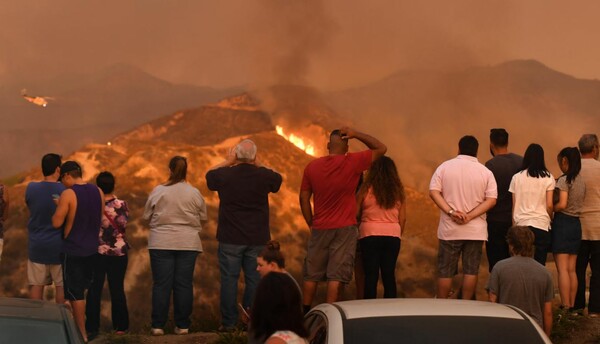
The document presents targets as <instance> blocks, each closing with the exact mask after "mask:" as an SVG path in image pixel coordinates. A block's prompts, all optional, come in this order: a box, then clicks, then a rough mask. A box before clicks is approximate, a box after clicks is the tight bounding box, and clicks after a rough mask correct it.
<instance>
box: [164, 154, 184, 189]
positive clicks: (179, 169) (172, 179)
mask: <svg viewBox="0 0 600 344" xmlns="http://www.w3.org/2000/svg"><path fill="white" fill-rule="evenodd" d="M169 171H171V174H170V175H169V180H168V181H167V182H166V183H165V185H166V186H170V185H173V184H177V183H179V182H181V181H184V180H185V177H186V176H187V159H186V158H184V157H182V156H179V155H177V156H174V157H172V158H171V161H169Z"/></svg>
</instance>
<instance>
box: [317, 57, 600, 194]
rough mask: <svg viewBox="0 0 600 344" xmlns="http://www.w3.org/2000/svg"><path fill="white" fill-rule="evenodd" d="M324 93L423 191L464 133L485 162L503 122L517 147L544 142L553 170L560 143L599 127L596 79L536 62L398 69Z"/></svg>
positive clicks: (574, 140) (570, 143)
mask: <svg viewBox="0 0 600 344" xmlns="http://www.w3.org/2000/svg"><path fill="white" fill-rule="evenodd" d="M325 98H326V99H327V101H328V103H329V105H330V106H331V107H332V108H334V109H336V111H338V112H339V113H342V114H344V115H347V116H348V117H350V118H351V119H352V120H353V121H354V122H355V123H356V124H357V126H358V127H360V128H361V129H363V130H365V131H367V132H373V133H378V135H379V138H380V139H381V140H383V141H385V142H386V143H387V144H388V146H389V147H390V148H391V149H390V155H391V156H392V157H394V158H395V159H396V161H397V162H398V163H399V165H401V166H402V167H401V168H400V169H401V172H400V173H401V175H402V177H403V178H405V181H406V182H407V183H408V184H409V185H415V186H417V188H418V189H419V190H423V191H424V190H426V189H427V185H428V183H429V178H430V176H431V175H432V173H433V170H434V169H435V168H436V167H437V165H439V163H440V162H441V161H444V160H447V159H449V158H451V157H453V156H454V155H455V154H456V152H457V143H458V140H459V138H460V137H462V136H463V135H467V134H472V135H475V136H476V137H477V138H478V139H479V143H480V150H479V160H480V161H481V162H485V161H486V160H488V159H489V158H490V155H489V152H488V148H487V147H488V143H489V141H488V137H489V129H490V128H498V127H504V128H506V129H507V130H508V131H509V133H510V135H511V138H510V140H511V144H510V148H511V149H512V150H513V151H514V152H516V153H519V154H523V153H524V151H525V148H526V147H527V145H529V143H532V142H536V143H539V144H541V145H542V146H543V147H544V149H545V151H546V164H547V165H548V167H549V168H550V169H551V171H552V172H553V173H555V174H557V173H559V171H558V167H557V166H556V163H555V157H556V154H557V153H558V151H559V150H560V149H562V148H563V147H565V146H574V145H576V144H577V140H578V139H579V137H580V136H581V134H583V133H587V132H595V133H598V132H600V122H598V118H600V81H598V80H582V79H576V78H573V77H571V76H569V75H566V74H563V73H560V72H557V71H554V70H552V69H550V68H548V67H546V66H544V65H543V64H541V63H539V62H537V61H533V60H519V61H510V62H506V63H503V64H499V65H496V66H487V67H471V68H467V69H465V70H461V71H456V72H438V71H427V70H412V71H402V72H398V73H396V74H394V75H391V76H389V77H387V78H385V79H383V80H380V81H378V82H375V83H372V84H369V85H365V86H363V87H359V88H354V89H348V90H343V91H339V92H334V93H329V94H327V95H326V96H325Z"/></svg>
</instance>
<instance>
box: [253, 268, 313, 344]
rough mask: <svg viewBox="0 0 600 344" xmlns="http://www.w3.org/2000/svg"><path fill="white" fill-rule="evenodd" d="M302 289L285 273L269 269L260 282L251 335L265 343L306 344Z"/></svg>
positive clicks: (256, 340)
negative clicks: (301, 300)
mask: <svg viewBox="0 0 600 344" xmlns="http://www.w3.org/2000/svg"><path fill="white" fill-rule="evenodd" d="M307 336H308V332H307V331H306V328H304V324H303V314H302V303H301V302H300V292H299V291H298V288H297V287H296V286H295V285H294V282H293V281H292V280H291V279H290V278H289V277H288V276H286V275H285V274H283V273H279V272H270V273H268V274H267V275H266V276H265V277H263V278H262V279H261V280H260V282H259V283H258V287H257V288H256V294H255V296H254V302H253V303H252V319H251V320H250V332H249V337H250V338H249V339H250V341H251V342H258V343H266V344H286V343H287V344H307V343H308V341H307V340H306V339H305V338H306V337H307Z"/></svg>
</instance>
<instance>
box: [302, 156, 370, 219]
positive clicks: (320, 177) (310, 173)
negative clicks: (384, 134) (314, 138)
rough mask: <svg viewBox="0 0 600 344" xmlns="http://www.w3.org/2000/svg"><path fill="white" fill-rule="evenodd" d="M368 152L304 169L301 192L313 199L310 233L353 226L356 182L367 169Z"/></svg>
mask: <svg viewBox="0 0 600 344" xmlns="http://www.w3.org/2000/svg"><path fill="white" fill-rule="evenodd" d="M372 156H373V153H372V152H371V151H370V150H366V151H362V152H358V153H347V154H345V155H329V156H324V157H322V158H318V159H316V160H313V161H311V162H310V163H309V164H308V165H307V166H306V168H305V169H304V175H303V177H302V186H301V190H303V191H306V190H310V191H312V193H313V196H314V214H313V223H312V228H313V229H334V228H341V227H346V226H351V225H355V224H356V198H355V197H354V195H355V192H356V187H357V186H358V179H359V178H360V175H361V174H362V172H363V171H365V170H366V169H368V168H369V166H371V159H372Z"/></svg>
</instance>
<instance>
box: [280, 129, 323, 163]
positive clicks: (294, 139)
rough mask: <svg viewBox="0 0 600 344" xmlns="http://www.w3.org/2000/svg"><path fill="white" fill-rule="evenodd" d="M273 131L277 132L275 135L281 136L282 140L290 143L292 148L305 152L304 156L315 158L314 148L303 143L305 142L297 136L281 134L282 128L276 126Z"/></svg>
mask: <svg viewBox="0 0 600 344" xmlns="http://www.w3.org/2000/svg"><path fill="white" fill-rule="evenodd" d="M275 130H276V131H277V134H278V135H279V136H282V137H283V138H284V139H286V140H288V141H290V142H291V143H293V144H294V146H296V147H298V148H300V149H302V150H303V151H304V152H306V154H308V155H311V156H315V146H314V145H312V144H309V143H308V142H306V143H305V142H304V141H305V140H304V139H303V138H301V137H300V136H298V135H295V134H293V133H290V134H289V135H288V134H286V133H284V132H283V128H282V127H280V126H278V125H276V126H275Z"/></svg>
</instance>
